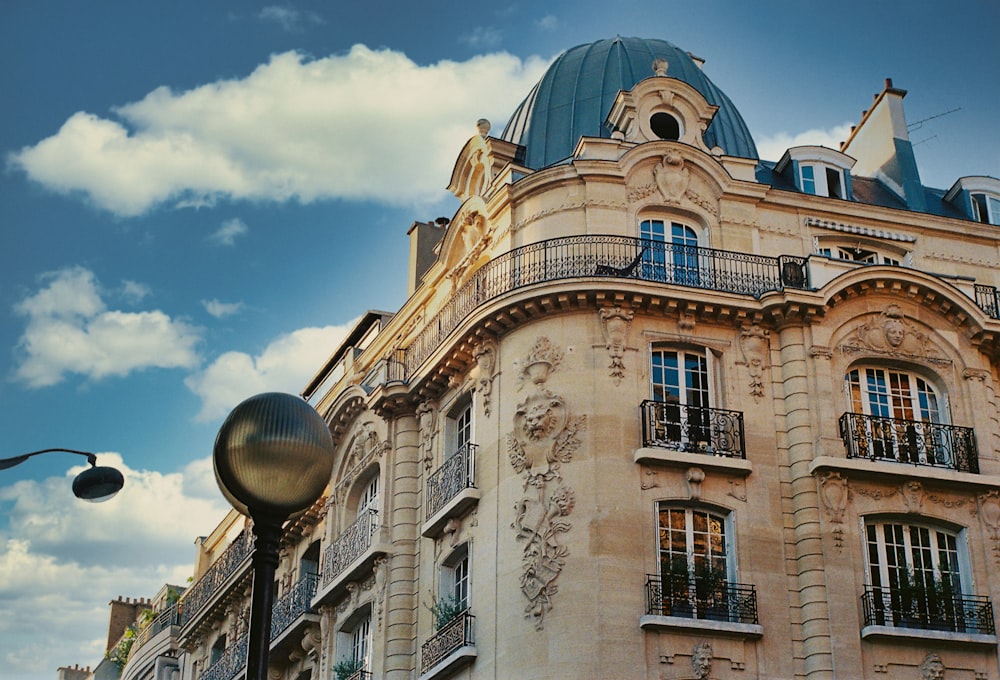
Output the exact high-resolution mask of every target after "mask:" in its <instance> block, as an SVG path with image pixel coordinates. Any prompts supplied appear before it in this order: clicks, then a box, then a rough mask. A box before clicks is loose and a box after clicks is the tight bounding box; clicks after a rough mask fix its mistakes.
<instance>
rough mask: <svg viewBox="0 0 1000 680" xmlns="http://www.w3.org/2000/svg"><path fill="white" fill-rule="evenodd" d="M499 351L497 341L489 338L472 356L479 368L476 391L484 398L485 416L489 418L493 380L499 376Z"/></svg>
mask: <svg viewBox="0 0 1000 680" xmlns="http://www.w3.org/2000/svg"><path fill="white" fill-rule="evenodd" d="M497 349H498V348H497V343H496V340H493V339H492V338H488V339H486V340H483V341H482V342H481V343H479V344H478V345H476V348H475V349H474V350H473V352H472V356H473V358H474V359H475V360H476V364H477V365H478V366H479V378H478V379H477V380H476V389H477V390H478V391H479V394H480V396H481V397H482V403H483V414H485V415H486V416H487V417H489V415H490V395H491V394H492V392H493V379H494V378H496V375H497V374H496V365H497Z"/></svg>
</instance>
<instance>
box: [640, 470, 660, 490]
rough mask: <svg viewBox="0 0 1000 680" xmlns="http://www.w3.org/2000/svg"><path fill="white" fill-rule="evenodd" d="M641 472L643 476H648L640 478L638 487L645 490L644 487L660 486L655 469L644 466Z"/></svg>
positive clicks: (653, 487) (654, 487)
mask: <svg viewBox="0 0 1000 680" xmlns="http://www.w3.org/2000/svg"><path fill="white" fill-rule="evenodd" d="M642 474H643V476H644V477H648V478H649V479H642V480H640V481H639V488H640V489H642V490H643V491H645V490H646V489H656V488H658V487H659V486H660V482H659V481H658V480H657V478H656V470H653V469H652V468H647V467H644V468H642Z"/></svg>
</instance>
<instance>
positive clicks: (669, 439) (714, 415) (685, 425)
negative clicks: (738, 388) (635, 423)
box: [640, 399, 746, 458]
mask: <svg viewBox="0 0 1000 680" xmlns="http://www.w3.org/2000/svg"><path fill="white" fill-rule="evenodd" d="M640 409H641V410H642V443H643V446H651V447H657V448H668V449H676V450H678V451H687V452H689V453H703V454H707V455H711V456H727V457H729V458H746V445H745V442H744V438H743V412H742V411H730V410H727V409H721V408H710V407H707V406H685V405H683V404H678V403H676V402H665V401H653V400H651V399H647V400H646V401H644V402H642V405H641V406H640Z"/></svg>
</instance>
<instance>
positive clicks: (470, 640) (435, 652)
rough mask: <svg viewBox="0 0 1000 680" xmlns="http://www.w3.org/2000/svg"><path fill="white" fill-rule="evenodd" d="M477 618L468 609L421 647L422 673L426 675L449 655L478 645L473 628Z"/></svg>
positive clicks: (442, 627)
mask: <svg viewBox="0 0 1000 680" xmlns="http://www.w3.org/2000/svg"><path fill="white" fill-rule="evenodd" d="M475 621H476V617H475V616H473V615H472V614H470V613H469V610H468V609H466V610H465V611H464V612H462V613H461V614H459V615H457V616H456V617H455V618H453V619H452V620H451V621H449V622H448V623H446V624H444V625H443V626H441V628H440V629H439V630H438V631H437V633H435V634H434V636H433V637H431V638H430V639H429V640H427V642H425V643H424V644H423V645H421V646H420V673H421V674H423V673H426V672H427V671H429V670H430V669H432V668H434V666H436V665H437V664H439V663H440V662H441V661H443V660H444V659H446V658H447V657H448V655H449V654H451V653H452V652H454V651H455V650H456V649H460V648H461V647H471V646H472V645H475V644H476V641H475V637H474V636H473V627H474V624H475Z"/></svg>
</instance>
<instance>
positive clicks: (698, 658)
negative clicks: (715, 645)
mask: <svg viewBox="0 0 1000 680" xmlns="http://www.w3.org/2000/svg"><path fill="white" fill-rule="evenodd" d="M691 672H692V673H694V677H696V678H698V680H707V678H708V674H709V673H711V672H712V645H711V643H709V642H699V643H698V644H696V645H695V646H694V650H693V651H692V652H691Z"/></svg>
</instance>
